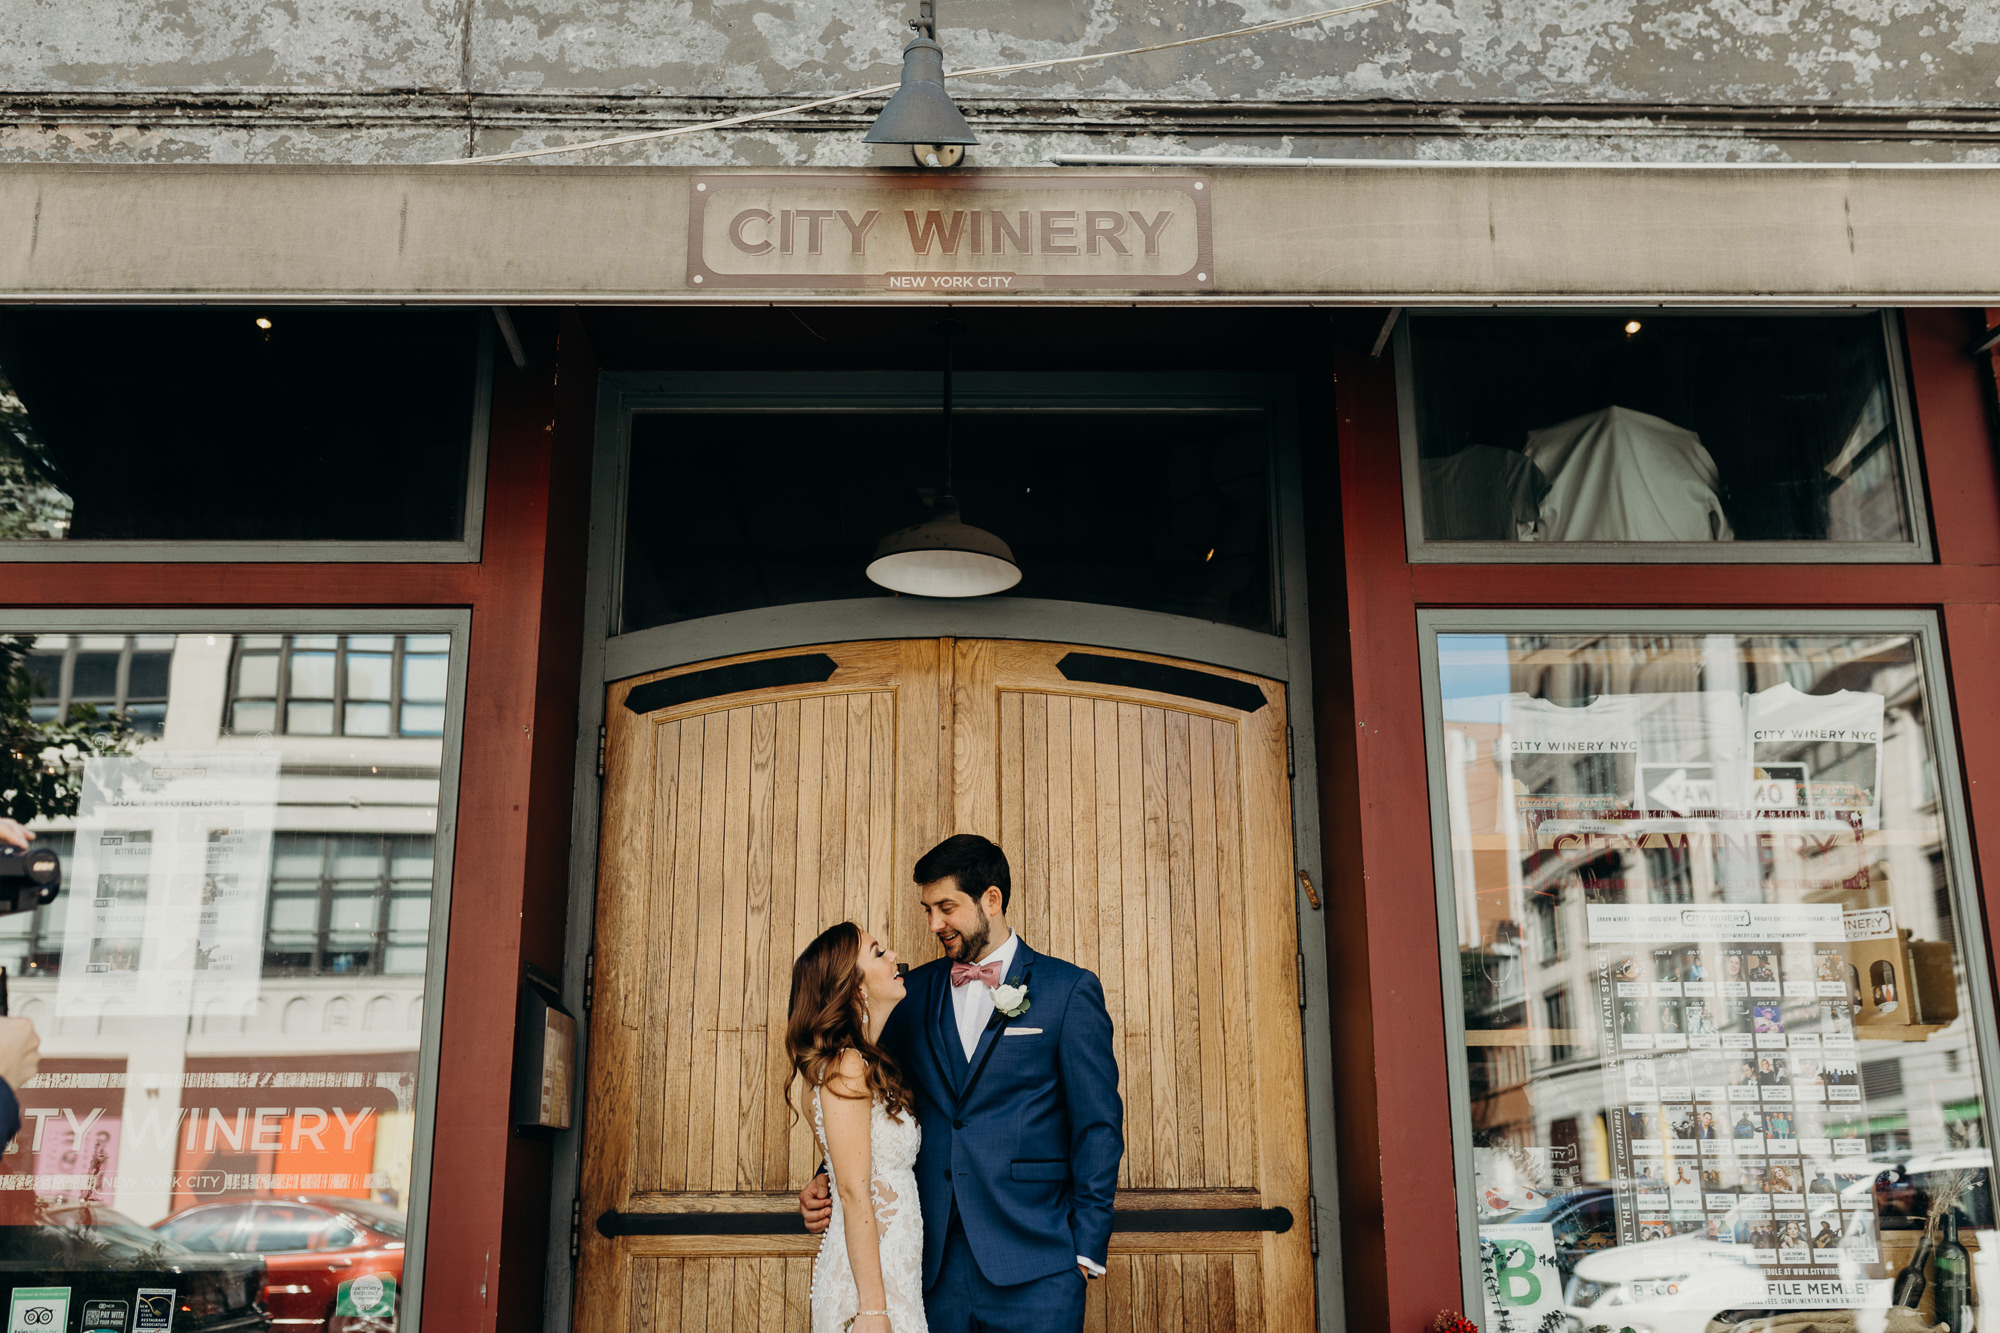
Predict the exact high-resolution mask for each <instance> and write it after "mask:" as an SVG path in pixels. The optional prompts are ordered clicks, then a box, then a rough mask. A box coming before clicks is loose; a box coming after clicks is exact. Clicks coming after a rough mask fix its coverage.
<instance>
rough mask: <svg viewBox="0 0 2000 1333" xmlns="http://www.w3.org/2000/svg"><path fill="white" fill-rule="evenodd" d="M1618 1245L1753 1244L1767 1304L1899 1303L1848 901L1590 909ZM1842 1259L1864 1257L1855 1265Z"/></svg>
mask: <svg viewBox="0 0 2000 1333" xmlns="http://www.w3.org/2000/svg"><path fill="white" fill-rule="evenodd" d="M1586 919H1587V922H1588V928H1589V942H1590V948H1591V956H1592V964H1593V967H1594V969H1595V972H1596V976H1597V980H1598V1022H1599V1025H1600V1027H1601V1030H1602V1033H1603V1037H1604V1051H1605V1056H1604V1062H1603V1070H1604V1080H1605V1092H1606V1096H1607V1105H1609V1106H1610V1107H1611V1112H1610V1115H1609V1121H1610V1129H1611V1147H1612V1156H1613V1162H1614V1167H1613V1170H1614V1177H1615V1181H1616V1200H1617V1222H1618V1243H1619V1244H1621V1245H1630V1244H1637V1243H1641V1242H1645V1241H1652V1240H1664V1239H1667V1238H1668V1237H1671V1236H1677V1235H1689V1234H1692V1235H1699V1236H1702V1237H1704V1238H1706V1239H1708V1240H1710V1241H1716V1242H1720V1243H1723V1244H1727V1245H1736V1246H1741V1247H1742V1248H1743V1250H1744V1253H1745V1255H1746V1257H1747V1258H1748V1259H1749V1260H1750V1262H1751V1263H1752V1264H1754V1265H1755V1266H1756V1267H1757V1268H1760V1269H1761V1270H1762V1272H1763V1275H1764V1279H1765V1286H1766V1290H1765V1291H1764V1292H1763V1293H1761V1294H1760V1295H1759V1297H1758V1299H1759V1301H1760V1303H1762V1304H1765V1305H1768V1306H1773V1307H1784V1306H1787V1305H1793V1304H1800V1303H1804V1304H1810V1305H1814V1306H1823V1305H1825V1304H1826V1302H1827V1301H1828V1300H1830V1299H1832V1300H1836V1301H1837V1302H1838V1303H1840V1304H1846V1305H1857V1306H1860V1305H1879V1304H1886V1303H1887V1291H1886V1287H1887V1283H1886V1282H1882V1281H1874V1280H1867V1279H1855V1278H1854V1277H1853V1276H1852V1275H1853V1273H1854V1272H1855V1271H1856V1267H1857V1265H1860V1264H1873V1263H1877V1262H1879V1260H1880V1258H1881V1248H1880V1238H1879V1220H1878V1218H1877V1217H1876V1215H1875V1203H1874V1196H1873V1193H1872V1191H1870V1190H1866V1189H1861V1190H1855V1189H1851V1188H1850V1187H1852V1186H1855V1185H1857V1184H1859V1183H1861V1182H1864V1181H1867V1180H1870V1179H1872V1177H1873V1172H1874V1168H1873V1167H1872V1166H1871V1165H1870V1164H1869V1162H1868V1161H1867V1156H1866V1154H1867V1139H1866V1137H1865V1133H1864V1129H1863V1125H1864V1123H1865V1117H1864V1114H1863V1108H1862V1099H1861V1083H1860V1073H1859V1067H1858V1065H1857V1063H1856V1054H1857V1053H1856V1047H1855V1033H1854V1021H1853V1020H1854V1014H1853V1010H1852V1002H1851V991H1850V988H1849V986H1848V983H1847V980H1846V963H1847V927H1846V924H1845V922H1844V921H1843V914H1842V912H1841V909H1840V907H1839V905H1838V904H1833V903H1715V904H1707V905H1701V906H1695V905H1690V904H1658V903H1635V904H1598V903H1592V904H1589V905H1588V907H1587V918H1586ZM1843 1260H1846V1261H1847V1262H1846V1263H1845V1264H1844V1265H1843Z"/></svg>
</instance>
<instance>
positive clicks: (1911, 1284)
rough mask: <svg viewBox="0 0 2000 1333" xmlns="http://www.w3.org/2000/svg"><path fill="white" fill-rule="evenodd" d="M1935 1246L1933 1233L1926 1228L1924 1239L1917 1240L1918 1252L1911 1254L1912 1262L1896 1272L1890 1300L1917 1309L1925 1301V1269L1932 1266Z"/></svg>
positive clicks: (1892, 1302) (1890, 1291)
mask: <svg viewBox="0 0 2000 1333" xmlns="http://www.w3.org/2000/svg"><path fill="white" fill-rule="evenodd" d="M1933 1248H1935V1247H1934V1244H1933V1242H1932V1240H1931V1233H1930V1232H1929V1231H1928V1230H1926V1231H1925V1232H1924V1235H1923V1239H1922V1240H1919V1241H1918V1242H1917V1252H1916V1253H1915V1254H1913V1255H1911V1256H1910V1262H1909V1263H1907V1264H1904V1265H1903V1269H1902V1271H1901V1272H1899V1273H1897V1274H1896V1284H1895V1285H1894V1286H1893V1287H1891V1288H1890V1289H1889V1301H1890V1303H1891V1304H1893V1305H1901V1306H1906V1307H1908V1308H1909V1309H1912V1310H1914V1309H1916V1308H1917V1307H1918V1306H1920V1305H1922V1304H1923V1303H1924V1283H1925V1280H1926V1279H1925V1271H1926V1270H1927V1269H1929V1267H1930V1266H1931V1251H1932V1249H1933Z"/></svg>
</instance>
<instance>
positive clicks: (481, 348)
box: [0, 307, 494, 633]
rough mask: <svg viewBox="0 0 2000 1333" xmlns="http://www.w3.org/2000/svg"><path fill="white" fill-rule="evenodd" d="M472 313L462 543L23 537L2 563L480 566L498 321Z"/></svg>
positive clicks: (0, 547)
mask: <svg viewBox="0 0 2000 1333" xmlns="http://www.w3.org/2000/svg"><path fill="white" fill-rule="evenodd" d="M472 309H476V310H479V311H480V313H481V314H483V315H485V316H486V317H485V318H483V319H480V320H479V321H478V324H477V329H478V334H477V336H478V339H479V344H478V347H477V348H476V349H475V351H474V361H473V375H472V423H471V451H470V453H469V454H468V455H467V457H466V462H465V524H464V528H463V530H462V531H461V532H460V533H459V535H458V536H457V537H455V538H448V539H446V540H443V541H339V540H335V541H156V540H150V539H141V540H136V541H121V540H106V539H102V538H91V539H85V540H80V541H70V540H67V539H64V540H62V541H48V540H37V539H24V538H18V537H17V538H9V539H0V562H15V563H22V564H69V563H91V564H103V563H122V562H126V561H131V562H134V563H138V562H145V563H148V564H194V563H206V562H210V561H229V562H232V563H234V562H245V561H257V562H260V563H262V562H270V563H274V564H312V563H325V564H349V563H383V562H395V563H411V564H424V563H440V564H476V563H478V561H479V558H480V546H481V542H482V539H483V533H484V529H485V519H486V470H487V455H488V452H489V446H490V443H491V439H492V433H493V432H492V424H493V375H494V366H493V358H494V336H493V335H494V321H493V318H492V314H491V312H490V311H488V310H486V309H485V308H483V307H472ZM51 632H52V633H53V632H54V631H51Z"/></svg>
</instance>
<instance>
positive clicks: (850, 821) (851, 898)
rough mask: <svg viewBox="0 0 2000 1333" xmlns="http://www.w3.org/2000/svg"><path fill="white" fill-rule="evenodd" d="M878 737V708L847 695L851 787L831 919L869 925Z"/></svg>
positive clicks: (863, 697) (860, 697) (858, 696)
mask: <svg viewBox="0 0 2000 1333" xmlns="http://www.w3.org/2000/svg"><path fill="white" fill-rule="evenodd" d="M873 739H874V708H873V706H872V705H871V703H870V702H869V697H868V696H867V695H865V694H850V695H848V696H847V786H846V797H847V803H846V808H845V810H844V811H843V812H842V815H843V818H842V821H841V823H842V828H843V831H844V832H845V834H846V838H845V841H844V843H843V845H842V847H841V857H840V867H841V890H842V891H841V914H840V916H838V917H834V918H832V919H831V920H829V921H828V922H827V924H828V925H832V924H833V922H834V921H839V920H847V921H852V922H854V923H855V924H856V925H858V926H860V927H862V928H863V929H866V928H867V926H868V830H869V826H870V819H869V809H868V807H869V805H870V803H871V797H872V793H871V792H870V791H869V787H868V779H869V772H870V769H869V745H870V742H871V741H872V740H873Z"/></svg>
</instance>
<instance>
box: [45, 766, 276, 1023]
mask: <svg viewBox="0 0 2000 1333" xmlns="http://www.w3.org/2000/svg"><path fill="white" fill-rule="evenodd" d="M277 799H278V756H277V755H276V754H275V753H271V754H252V753H234V752H224V753H211V752H200V753H192V752H166V753H161V752H152V753H148V754H146V755H144V756H124V757H118V758H92V759H89V760H87V761H86V762H85V765H84V771H83V793H82V800H81V803H80V806H79V809H78V811H77V828H76V863H75V866H74V869H73V871H72V875H71V878H70V880H69V884H68V886H67V888H66V894H67V896H68V898H69V909H68V915H67V921H68V929H67V933H66V934H65V936H64V939H63V959H62V981H61V983H60V985H59V986H58V987H57V990H56V1013H57V1014H58V1015H59V1016H61V1017H65V1018H68V1017H86V1018H88V1017H102V1016H106V1015H120V1014H145V1015H163V1014H192V1013H196V1012H200V1013H203V1014H230V1015H242V1014H248V1013H250V1012H251V1010H252V1008H253V1006H254V1005H255V1004H256V1000H257V990H258V985H259V981H260V978H261V975H262V971H263V937H264V902H265V898H266V895H267V892H268V890H269V887H270V878H271V833H272V827H273V825H274V824H275V822H276V815H277Z"/></svg>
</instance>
